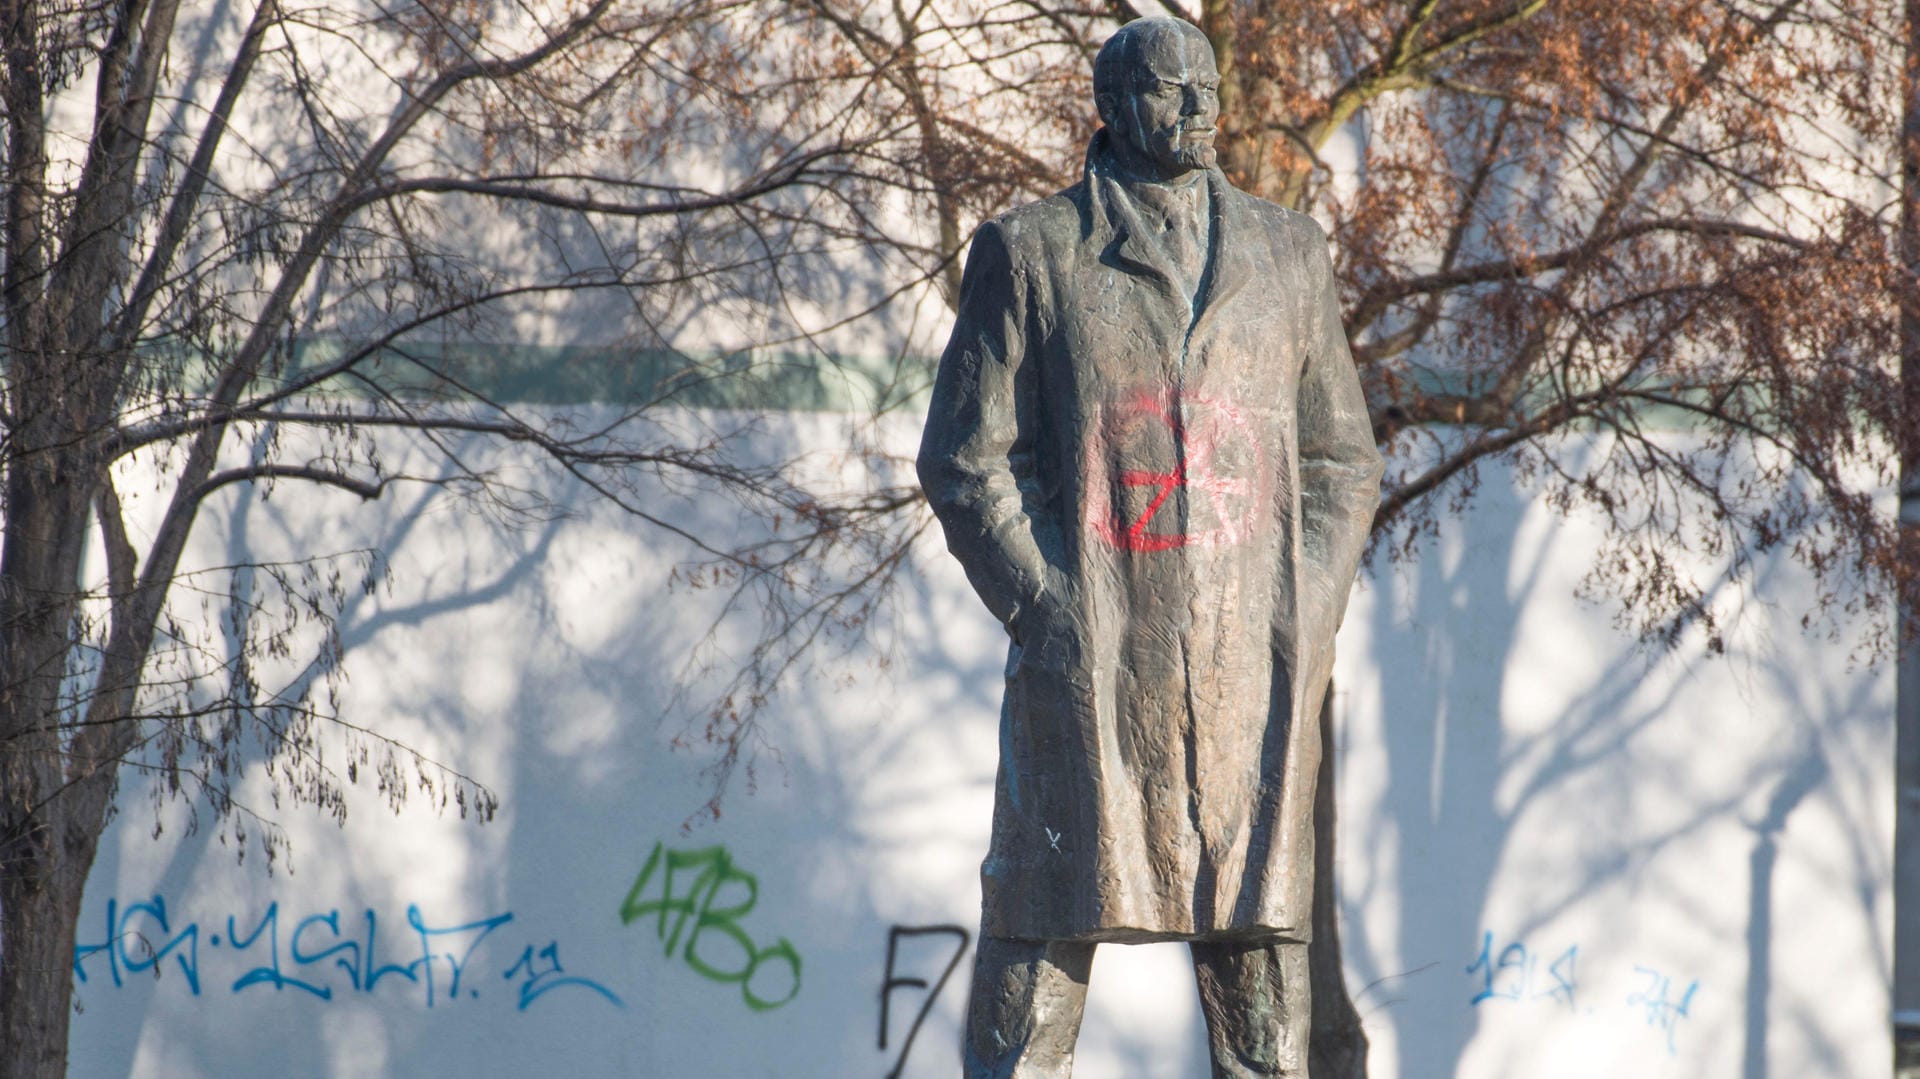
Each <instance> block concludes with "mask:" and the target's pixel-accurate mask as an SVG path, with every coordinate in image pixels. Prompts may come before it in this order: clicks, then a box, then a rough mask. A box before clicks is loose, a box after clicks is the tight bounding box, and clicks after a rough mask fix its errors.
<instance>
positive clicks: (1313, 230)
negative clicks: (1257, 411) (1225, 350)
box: [1298, 219, 1385, 658]
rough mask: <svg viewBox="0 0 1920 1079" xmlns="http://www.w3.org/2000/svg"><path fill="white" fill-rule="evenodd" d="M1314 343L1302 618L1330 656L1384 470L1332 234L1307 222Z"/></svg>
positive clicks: (1305, 455) (1306, 392)
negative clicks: (1351, 340)
mask: <svg viewBox="0 0 1920 1079" xmlns="http://www.w3.org/2000/svg"><path fill="white" fill-rule="evenodd" d="M1305 231H1306V232H1307V236H1306V237H1305V238H1304V245H1305V247H1306V248H1307V250H1306V252H1305V256H1304V257H1305V262H1306V265H1307V289H1306V292H1307V295H1308V296H1309V297H1310V300H1309V310H1308V325H1309V326H1310V331H1309V334H1308V341H1309V348H1308V349H1307V355H1306V356H1305V368H1304V370H1303V371H1302V372H1301V378H1300V398H1299V418H1298V422H1299V427H1298V430H1299V432H1300V517H1301V540H1302V543H1301V556H1302V559H1303V561H1304V562H1305V565H1304V566H1302V567H1301V570H1302V572H1301V574H1300V577H1301V581H1300V584H1301V596H1300V599H1301V604H1300V606H1301V615H1302V618H1303V621H1304V622H1305V625H1303V626H1302V627H1301V628H1302V629H1303V630H1305V631H1306V632H1307V634H1309V636H1308V637H1307V638H1306V640H1307V641H1308V642H1311V643H1313V644H1315V645H1318V646H1320V647H1319V648H1317V649H1316V651H1319V652H1320V653H1321V654H1322V655H1324V656H1326V657H1328V658H1330V657H1331V654H1332V645H1333V635H1334V633H1335V631H1337V630H1338V629H1339V628H1340V620H1341V618H1342V617H1344V616H1345V614H1346V609H1347V596H1348V595H1349V593H1351V592H1352V590H1353V579H1354V575H1355V574H1356V573H1358V572H1359V569H1360V555H1361V553H1362V551H1363V550H1364V549H1365V547H1366V543H1367V534H1368V532H1369V530H1370V529H1371V528H1372V527H1373V515H1374V512H1375V511H1376V510H1377V509H1378V508H1379V506H1380V476H1381V473H1382V472H1383V471H1384V470H1385V462H1383V461H1382V460H1381V457H1380V451H1379V450H1378V449H1377V448H1375V446H1374V443H1373V424H1372V421H1371V420H1370V419H1369V418H1368V415H1367V401H1366V395H1365V394H1364V393H1363V392H1362V391H1361V389H1360V376H1359V372H1358V371H1356V370H1355V369H1354V364H1353V354H1352V352H1350V351H1349V350H1348V348H1347V334H1346V329H1345V328H1344V327H1343V326H1342V325H1341V320H1340V302H1339V296H1338V294H1337V292H1336V290H1335V285H1334V278H1333V260H1332V259H1331V258H1330V257H1329V256H1328V254H1327V242H1326V234H1325V233H1323V232H1321V230H1320V227H1319V225H1317V224H1314V223H1312V222H1311V219H1309V220H1308V221H1307V222H1306V223H1305Z"/></svg>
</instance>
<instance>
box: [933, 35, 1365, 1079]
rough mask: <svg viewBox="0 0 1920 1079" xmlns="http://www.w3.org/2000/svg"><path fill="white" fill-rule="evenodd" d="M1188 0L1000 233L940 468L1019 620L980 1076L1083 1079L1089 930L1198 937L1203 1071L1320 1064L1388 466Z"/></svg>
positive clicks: (973, 293)
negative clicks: (1325, 916) (1319, 781)
mask: <svg viewBox="0 0 1920 1079" xmlns="http://www.w3.org/2000/svg"><path fill="white" fill-rule="evenodd" d="M1219 81H1220V80H1219V75H1218V73H1217V71H1216V69H1215V66H1214V61H1213V54H1212V51H1211V49H1210V47H1209V45H1208V42H1207V39H1206V38H1205V37H1204V36H1203V35H1202V34H1201V33H1200V32H1199V30H1197V29H1196V28H1195V27H1194V26H1192V25H1191V24H1189V23H1186V22H1183V21H1180V20H1177V19H1171V18H1152V19H1141V20H1138V21H1136V22H1132V23H1129V24H1128V25H1126V26H1125V27H1123V28H1121V30H1120V31H1119V32H1118V33H1116V34H1115V35H1114V36H1113V38H1112V39H1111V40H1110V41H1108V42H1107V44H1106V46H1105V47H1104V48H1102V49H1101V50H1100V54H1099V57H1098V58H1097V59H1096V60H1095V61H1094V74H1093V88H1094V96H1095V99H1096V101H1097V104H1098V107H1099V110H1100V119H1101V121H1102V122H1103V123H1104V125H1105V126H1104V127H1103V128H1102V130H1100V131H1099V132H1097V133H1096V134H1095V135H1094V137H1093V141H1092V144H1091V145H1090V146H1089V147H1088V150H1087V163H1086V173H1085V176H1084V177H1083V178H1082V179H1081V181H1080V182H1079V183H1077V184H1075V185H1074V186H1072V187H1070V188H1068V189H1067V190H1065V191H1063V192H1061V193H1059V194H1057V195H1054V196H1052V197H1051V198H1047V199H1043V200H1041V201H1040V202H1036V203H1033V204H1031V205H1027V206H1023V207H1020V208H1019V209H1016V210H1013V211H1011V212H1009V213H1006V214H1004V215H1002V216H1000V217H998V218H995V219H994V220H992V221H989V222H987V223H986V224H984V225H982V226H980V229H979V231H978V232H976V233H975V234H974V237H973V246H972V251H971V253H970V254H969V256H968V259H967V267H966V274H965V277H964V280H963V283H962V285H961V299H960V311H959V319H958V321H957V322H956V324H955V326H954V329H953V337H952V339H951V341H950V342H949V343H948V345H947V349H946V353H945V355H944V356H943V357H942V358H941V361H940V373H939V377H938V379H937V381H936V382H935V385H934V391H933V401H932V405H931V408H930V410H929V414H928V417H927V429H926V436H925V441H924V442H923V444H922V446H921V450H920V459H919V469H920V480H921V483H922V485H923V486H924V487H925V488H926V492H927V497H928V499H929V500H930V501H931V502H932V504H933V508H934V512H935V513H936V514H938V516H939V518H940V522H941V524H942V526H943V527H944V528H945V531H946V536H947V546H948V548H949V549H950V550H951V551H952V552H953V555H954V557H956V558H958V559H959V560H960V563H961V565H962V566H963V567H964V568H965V569H966V572H967V576H968V578H969V580H971V581H972V583H973V586H974V588H975V590H976V591H978V592H979V594H980V598H981V599H982V600H984V601H985V602H986V604H987V606H988V608H989V609H991V610H992V612H993V613H994V614H995V615H996V616H997V617H999V618H1000V620H1001V621H1002V622H1004V623H1005V624H1006V627H1007V631H1008V633H1009V634H1010V635H1011V637H1012V639H1013V640H1012V646H1011V647H1010V648H1009V649H1008V656H1007V686H1006V698H1005V705H1004V708H1003V710H1002V713H1001V720H1000V773H999V779H998V782H997V785H996V789H995V800H994V814H993V838H992V846H991V849H990V851H989V852H988V855H987V858H986V861H985V862H984V863H983V865H982V866H981V883H982V888H983V892H984V896H983V911H982V926H981V931H980V940H979V950H978V954H977V957H976V965H975V968H974V977H973V990H972V996H971V999H970V1005H969V1011H968V1019H967V1034H966V1039H965V1046H964V1053H965V1059H966V1075H967V1076H968V1077H969V1079H989V1077H993V1079H1014V1077H1019V1079H1039V1077H1042V1076H1047V1077H1054V1076H1058V1077H1064V1076H1067V1075H1068V1074H1069V1073H1070V1072H1071V1069H1072V1064H1073V1045H1074V1041H1075V1039H1076V1037H1077V1035H1078V1032H1079V1026H1080V1016H1081V1011H1082V1007H1083V1005H1084V1002H1085V998H1086V989H1087V974H1088V970H1089V967H1090V965H1091V963H1092V959H1093V949H1094V946H1095V945H1096V944H1098V943H1100V942H1102V941H1118V942H1123V943H1133V942H1141V941H1155V940H1181V941H1187V942H1188V943H1189V944H1190V946H1191V948H1192V952H1193V962H1194V969H1195V971H1196V973H1197V976H1198V980H1199V987H1200V1000H1201V1006H1202V1009H1203V1010H1204V1012H1205V1014H1206V1020H1207V1029H1208V1032H1209V1039H1210V1043H1211V1049H1212V1053H1213V1060H1214V1075H1215V1076H1235V1077H1238V1076H1305V1075H1306V1038H1307V1029H1308V1012H1307V958H1306V952H1307V943H1306V942H1307V940H1308V937H1309V934H1310V930H1311V924H1312V909H1311V908H1312V895H1313V890H1312V880H1311V875H1312V871H1313V820H1312V817H1313V785H1314V776H1315V769H1316V767H1317V766H1318V764H1319V758H1320V739H1319V733H1318V731H1317V726H1316V717H1317V714H1318V709H1319V706H1320V700H1321V697H1322V695H1323V694H1324V692H1325V690H1326V685H1327V681H1328V677H1329V674H1330V672H1331V667H1332V662H1333V638H1334V631H1335V630H1336V629H1338V628H1339V625H1340V618H1341V614H1342V613H1343V611H1344V609H1345V607H1346V602H1347V593H1348V592H1349V590H1350V589H1351V587H1352V584H1353V579H1354V574H1355V572H1356V570H1357V568H1358V564H1359V558H1360V554H1361V548H1362V546H1363V544H1364V542H1365V539H1366V535H1367V529H1368V525H1369V523H1370V521H1371V519H1372V516H1373V513H1374V509H1375V507H1376V505H1377V503H1378V499H1379V482H1380V472H1381V460H1380V456H1379V454H1378V452H1377V451H1376V450H1375V448H1374V444H1373V435H1372V430H1371V427H1370V425H1369V422H1368V419H1367V411H1366V403H1365V401H1364V399H1363V397H1362V394H1361V389H1360V384H1359V379H1358V377H1357V375H1356V373H1355V371H1354V365H1353V360H1352V357H1351V356H1350V355H1349V353H1348V351H1347V342H1346V337H1345V335H1344V331H1343V330H1342V328H1341V323H1340V311H1339V308H1338V306H1337V304H1336V300H1335V293H1334V280H1333V269H1332V263H1331V261H1330V260H1329V258H1328V253H1327V240H1326V236H1325V235H1324V234H1323V233H1322V231H1321V230H1320V228H1319V227H1318V226H1317V225H1315V224H1314V222H1313V220H1312V219H1311V218H1308V217H1306V216H1305V215H1302V214H1298V213H1295V212H1292V211H1290V210H1285V209H1282V208H1280V207H1278V206H1275V205H1273V204H1271V203H1268V202H1265V201H1262V200H1260V199H1257V198H1254V197H1253V196H1250V195H1247V194H1244V193H1242V192H1240V191H1238V190H1236V189H1235V188H1233V187H1232V186H1231V185H1229V184H1228V183H1227V180H1226V178H1225V176H1223V175H1222V174H1221V173H1220V171H1219V169H1218V168H1217V167H1215V164H1214V152H1213V145H1212V142H1213V137H1214V131H1215V128H1214V124H1215V121H1216V119H1217V117H1218V113H1219V101H1218V96H1217V94H1218V89H1219Z"/></svg>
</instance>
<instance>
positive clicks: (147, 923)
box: [73, 895, 625, 1011]
mask: <svg viewBox="0 0 1920 1079" xmlns="http://www.w3.org/2000/svg"><path fill="white" fill-rule="evenodd" d="M513 920H514V916H513V912H512V911H506V912H503V913H500V914H495V915H491V916H489V917H485V918H479V919H474V920H469V921H461V920H459V919H441V918H429V917H428V916H427V914H426V913H425V912H423V911H422V910H421V908H420V906H419V905H418V904H409V905H408V906H407V913H406V919H405V922H406V928H405V929H404V930H399V931H397V932H396V931H395V930H393V929H392V928H391V927H392V925H393V922H392V920H391V919H389V920H388V922H387V923H386V924H387V926H388V928H387V929H386V930H385V932H384V934H383V932H382V927H381V921H380V916H379V914H378V913H376V912H375V911H374V910H373V909H372V908H367V909H366V910H364V911H362V912H361V917H360V918H358V919H356V918H345V919H343V918H342V917H341V916H340V911H339V910H338V909H337V908H336V909H330V910H328V911H327V912H325V913H324V914H309V915H306V916H305V917H302V918H298V919H294V918H290V917H289V918H284V919H283V918H282V917H281V913H280V904H279V902H278V901H275V902H272V903H269V904H267V909H266V911H265V912H264V913H261V914H260V915H259V916H258V917H241V916H237V915H234V914H228V915H227V916H226V917H225V919H224V920H221V919H218V918H215V919H212V920H208V921H205V922H203V921H201V920H198V919H186V918H181V917H179V916H178V914H177V912H175V913H170V912H169V911H168V909H167V900H166V897H165V896H160V895H155V896H154V897H152V898H151V899H147V900H141V901H137V902H128V903H125V904H122V903H121V902H120V901H119V900H118V899H117V898H116V899H109V900H107V905H106V924H105V926H104V933H103V935H102V937H101V938H100V940H99V941H98V942H96V943H86V944H80V945H77V946H76V947H75V948H74V949H73V973H74V978H75V980H76V981H78V982H81V983H87V982H89V981H91V980H92V979H93V978H95V977H98V976H99V975H100V973H101V969H102V968H103V967H104V969H105V973H106V975H107V978H108V980H109V981H111V982H112V984H113V986H114V987H115V988H119V987H121V986H123V985H124V984H125V980H126V977H127V976H128V975H133V974H142V973H146V972H149V971H151V972H153V974H154V976H156V977H158V976H159V974H160V973H161V971H162V970H177V971H178V972H179V974H180V976H181V978H182V979H183V980H184V981H185V983H186V986H187V989H188V991H189V992H190V993H191V994H192V995H193V996H196V997H197V996H201V995H202V994H203V990H206V989H212V988H218V987H220V986H225V987H226V988H227V990H228V991H229V992H230V993H235V994H238V993H246V992H259V991H262V990H272V991H273V992H276V993H283V992H289V991H290V992H292V993H293V994H294V995H295V996H298V997H302V998H305V999H307V1000H311V1001H317V1002H325V1001H331V1000H333V999H334V998H335V995H336V993H339V994H351V993H369V994H370V993H373V992H374V991H375V990H377V989H379V988H380V987H381V986H382V984H383V983H384V984H385V985H386V986H388V989H387V991H388V992H392V991H394V990H395V989H396V988H398V989H401V991H403V992H407V991H412V992H418V993H419V994H420V999H421V1001H422V1002H423V1003H425V1005H426V1006H427V1007H429V1008H432V1007H434V1006H436V1005H446V1004H452V1003H455V1002H458V1001H461V1000H466V1001H472V1000H475V999H478V998H479V997H480V996H481V990H482V988H488V989H491V988H494V986H493V980H492V979H490V978H488V977H487V975H489V974H492V975H497V976H498V980H500V981H505V982H507V983H509V986H510V987H511V989H512V993H511V995H510V996H507V999H511V1000H513V1001H514V1002H515V1005H516V1008H517V1010H519V1011H526V1010H527V1009H528V1008H529V1007H531V1006H532V1005H533V1004H534V1002H535V1001H538V1000H540V999H542V998H543V997H545V996H546V995H547V994H549V993H552V992H555V991H557V990H561V989H573V990H578V991H581V992H584V993H586V994H589V995H592V996H597V997H599V998H601V999H603V1000H605V1001H607V1002H608V1003H609V1004H612V1005H613V1006H614V1007H616V1008H618V1007H624V1006H625V1005H624V1003H623V1002H622V1001H621V999H620V997H619V996H618V995H616V994H615V993H614V992H613V991H612V990H610V989H608V988H607V987H606V986H604V985H601V984H600V983H599V982H596V981H594V980H592V979H590V978H585V977H581V976H579V975H577V974H569V973H567V971H566V969H565V968H564V967H563V966H562V965H561V962H560V944H559V941H558V939H556V938H548V939H547V941H546V943H544V944H541V943H539V938H538V937H537V936H535V937H528V936H525V935H522V936H519V937H515V936H514V935H513V933H512V932H511V931H506V932H502V931H503V930H504V929H505V927H506V926H508V925H509V924H511V923H512V922H513ZM523 941H524V942H525V943H524V944H522V942H523ZM516 944H520V945H522V946H521V947H520V948H519V950H518V951H515V950H514V947H513V946H514V945H516ZM168 960H171V961H172V962H171V964H169V963H168ZM509 960H511V962H509ZM216 971H218V972H219V973H217V974H216ZM229 976H232V977H231V980H229ZM403 987H404V988H403ZM488 996H489V997H490V998H495V997H500V996H502V994H493V993H489V994H488Z"/></svg>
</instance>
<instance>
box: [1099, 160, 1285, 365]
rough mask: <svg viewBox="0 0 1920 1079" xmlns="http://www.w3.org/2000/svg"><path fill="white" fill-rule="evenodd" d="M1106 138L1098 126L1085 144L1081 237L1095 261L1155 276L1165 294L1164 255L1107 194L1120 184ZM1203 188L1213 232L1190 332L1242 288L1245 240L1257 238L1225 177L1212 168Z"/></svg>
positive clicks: (1247, 255)
mask: <svg viewBox="0 0 1920 1079" xmlns="http://www.w3.org/2000/svg"><path fill="white" fill-rule="evenodd" d="M1109 138H1110V136H1109V135H1108V134H1107V129H1106V128H1101V129H1100V130H1098V131H1096V132H1094V134H1093V139H1092V140H1091V141H1090V142H1089V143H1088V144H1087V158H1086V165H1085V175H1084V182H1085V184H1086V191H1087V204H1086V210H1085V212H1084V216H1083V218H1082V221H1081V228H1082V234H1083V236H1084V237H1085V238H1086V239H1087V241H1088V242H1090V243H1092V244H1094V245H1095V246H1096V247H1097V248H1098V249H1099V250H1100V261H1102V262H1105V263H1108V264H1109V265H1113V266H1117V267H1119V268H1121V269H1124V270H1128V271H1129V272H1133V273H1138V274H1143V275H1146V276H1149V277H1154V278H1157V279H1158V280H1159V282H1160V283H1161V285H1162V286H1164V287H1165V288H1167V289H1168V290H1171V289H1172V288H1173V280H1174V278H1173V274H1172V273H1171V272H1170V270H1169V268H1168V265H1167V259H1166V255H1165V253H1164V252H1163V251H1161V249H1160V246H1159V244H1157V243H1155V242H1154V241H1153V239H1152V235H1153V234H1152V232H1151V230H1148V229H1146V228H1144V227H1142V225H1141V223H1140V222H1139V220H1138V219H1137V217H1136V216H1135V214H1134V213H1133V212H1132V211H1131V210H1130V209H1128V208H1127V207H1126V205H1125V203H1124V202H1123V201H1121V200H1118V199H1113V198H1110V197H1109V196H1108V194H1107V185H1108V184H1118V183H1120V179H1119V176H1118V174H1117V172H1116V170H1115V168H1114V165H1113V151H1112V148H1111V146H1110V145H1109V142H1108V140H1109ZM1206 184H1207V206H1208V212H1209V213H1210V214H1211V215H1212V217H1213V228H1212V229H1210V230H1209V233H1210V235H1211V242H1210V243H1209V245H1208V249H1207V268H1206V271H1205V273H1204V274H1203V275H1202V278H1201V286H1200V296H1199V300H1198V302H1197V303H1196V304H1195V305H1194V316H1193V318H1194V321H1193V326H1192V330H1193V332H1196V333H1197V332H1198V331H1199V330H1200V329H1201V328H1202V324H1203V323H1205V322H1207V321H1209V320H1208V319H1207V315H1208V314H1209V313H1210V312H1212V311H1214V310H1217V309H1218V308H1220V307H1222V306H1223V305H1224V304H1225V303H1226V301H1228V300H1229V299H1231V298H1232V297H1233V296H1234V295H1235V294H1236V293H1238V292H1239V291H1240V290H1241V289H1243V288H1244V287H1245V286H1246V283H1247V281H1248V279H1249V278H1250V277H1251V275H1252V274H1253V273H1255V272H1256V270H1255V268H1254V266H1253V259H1252V253H1251V251H1249V250H1248V248H1247V241H1248V239H1249V237H1252V236H1257V235H1259V232H1258V229H1257V228H1256V227H1254V222H1251V221H1249V220H1248V219H1247V218H1248V211H1247V209H1246V207H1244V206H1243V205H1242V203H1244V202H1245V201H1246V200H1245V196H1243V195H1242V194H1241V193H1240V191H1239V190H1238V189H1237V188H1235V187H1234V186H1233V185H1232V184H1230V183H1228V182H1227V177H1226V175H1225V174H1224V173H1222V172H1221V171H1220V169H1219V168H1218V167H1217V166H1216V167H1213V168H1209V169H1208V170H1207V175H1206Z"/></svg>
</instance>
